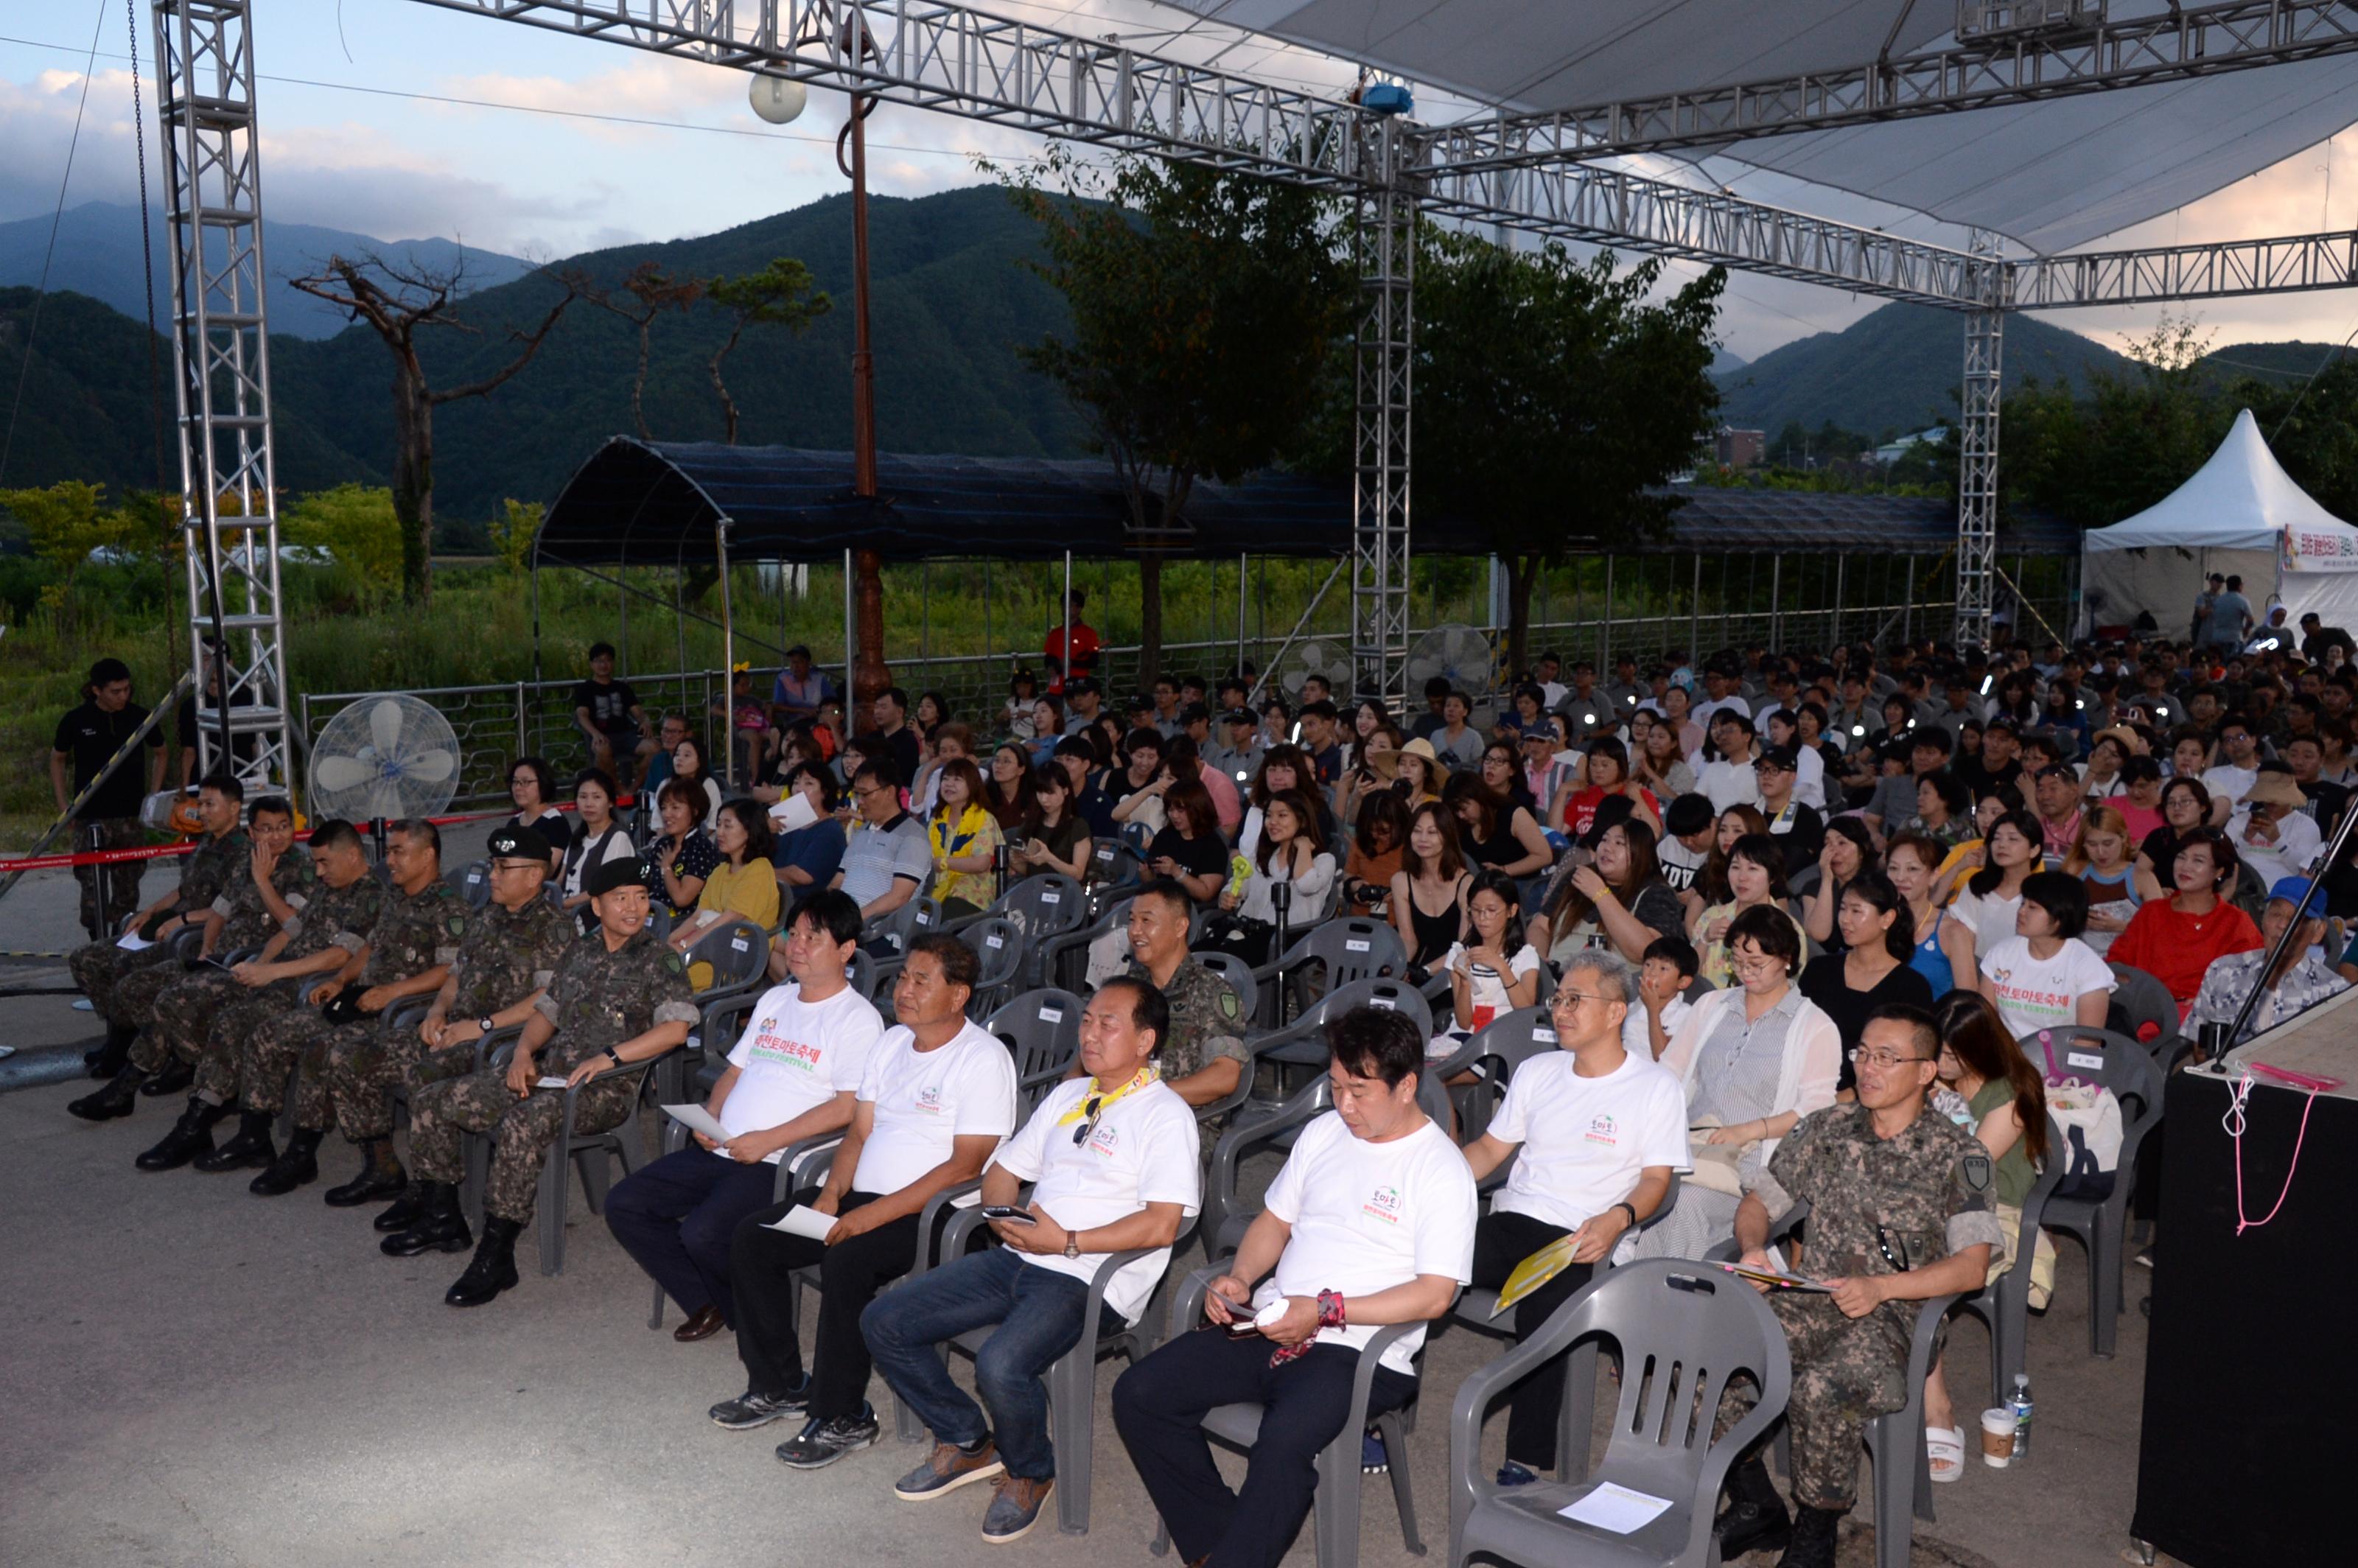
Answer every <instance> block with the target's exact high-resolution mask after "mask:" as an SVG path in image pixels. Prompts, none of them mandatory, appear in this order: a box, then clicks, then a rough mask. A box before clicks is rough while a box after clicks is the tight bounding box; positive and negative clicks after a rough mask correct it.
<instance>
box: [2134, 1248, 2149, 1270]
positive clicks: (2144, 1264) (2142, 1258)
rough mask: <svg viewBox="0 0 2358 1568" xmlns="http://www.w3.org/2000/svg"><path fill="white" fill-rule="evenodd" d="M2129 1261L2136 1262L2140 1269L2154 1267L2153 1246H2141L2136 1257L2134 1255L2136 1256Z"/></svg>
mask: <svg viewBox="0 0 2358 1568" xmlns="http://www.w3.org/2000/svg"><path fill="white" fill-rule="evenodd" d="M2129 1261H2130V1262H2132V1263H2134V1264H2136V1266H2137V1267H2138V1268H2140V1269H2150V1268H2152V1267H2153V1249H2152V1248H2150V1247H2141V1248H2139V1249H2137V1254H2136V1257H2134V1258H2132V1259H2130V1260H2129Z"/></svg>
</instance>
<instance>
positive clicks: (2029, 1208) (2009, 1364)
mask: <svg viewBox="0 0 2358 1568" xmlns="http://www.w3.org/2000/svg"><path fill="white" fill-rule="evenodd" d="M2062 1151H2063V1130H2062V1129H2061V1127H2059V1126H2057V1125H2056V1123H2055V1119H2054V1118H2053V1117H2051V1116H2050V1117H2049V1118H2048V1119H2047V1165H2046V1168H2045V1169H2044V1170H2042V1171H2040V1172H2039V1180H2038V1181H2037V1182H2036V1183H2035V1184H2033V1185H2032V1186H2031V1189H2030V1192H2029V1194H2028V1196H2026V1197H2025V1198H2024V1199H2023V1200H2022V1227H2021V1229H2020V1230H2019V1231H2017V1233H2016V1237H2015V1244H2014V1264H2013V1266H2012V1267H2011V1268H2009V1269H2007V1270H2006V1272H2005V1273H2003V1274H2000V1275H1999V1276H1998V1277H1997V1282H1996V1284H1993V1285H1988V1286H1985V1287H1984V1288H1983V1289H1982V1290H1981V1291H1979V1292H1976V1293H1975V1294H1973V1295H1969V1296H1963V1297H1960V1298H1959V1299H1958V1301H1957V1305H1958V1307H1959V1308H1960V1309H1961V1310H1963V1311H1965V1312H1969V1313H1971V1314H1974V1316H1975V1317H1977V1318H1980V1319H1981V1320H1982V1322H1983V1323H1985V1324H1986V1325H1988V1326H1989V1336H1990V1403H1991V1404H1992V1405H1994V1406H1995V1405H2000V1404H2004V1403H2005V1402H2006V1397H2007V1395H2009V1394H2010V1393H2012V1392H2013V1390H2014V1375H2015V1374H2016V1373H2017V1372H2019V1371H2021V1370H2022V1368H2023V1363H2024V1360H2025V1358H2026V1355H2027V1351H2028V1342H2029V1337H2030V1266H2031V1261H2032V1260H2033V1259H2034V1258H2035V1257H2036V1256H2037V1248H2038V1246H2039V1225H2040V1223H2041V1221H2042V1219H2043V1217H2044V1216H2045V1215H2046V1212H2047V1200H2048V1199H2049V1198H2050V1197H2052V1196H2054V1195H2055V1188H2056V1185H2057V1184H2059V1183H2061V1181H2062V1180H2063V1161H2062V1159H2061V1153H2062Z"/></svg>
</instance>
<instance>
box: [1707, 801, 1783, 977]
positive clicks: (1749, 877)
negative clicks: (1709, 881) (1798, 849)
mask: <svg viewBox="0 0 2358 1568" xmlns="http://www.w3.org/2000/svg"><path fill="white" fill-rule="evenodd" d="M1727 887H1728V892H1729V894H1730V896H1729V898H1728V901H1727V902H1726V903H1717V904H1713V905H1712V906H1711V907H1710V908H1708V909H1705V910H1704V911H1703V913H1702V914H1698V915H1696V916H1695V919H1694V923H1693V925H1690V926H1689V927H1688V929H1687V939H1688V940H1689V941H1691V942H1693V944H1694V946H1695V952H1696V953H1697V954H1698V955H1699V956H1700V957H1702V959H1703V978H1704V979H1706V980H1709V981H1710V982H1711V983H1712V984H1713V985H1714V986H1725V985H1726V984H1727V983H1728V982H1729V981H1730V980H1731V979H1734V978H1735V974H1736V971H1735V968H1734V965H1735V961H1736V959H1735V954H1734V951H1733V949H1732V948H1731V947H1730V946H1729V939H1728V933H1729V932H1730V931H1731V930H1733V929H1734V928H1735V924H1736V918H1737V916H1739V915H1741V914H1743V913H1744V912H1745V911H1747V910H1749V909H1761V908H1767V909H1772V910H1774V911H1775V912H1776V914H1777V916H1778V918H1779V919H1780V920H1784V921H1787V922H1790V924H1791V925H1792V927H1793V941H1794V943H1795V948H1794V950H1795V952H1796V953H1797V954H1798V953H1806V952H1808V951H1809V936H1808V934H1807V933H1805V932H1804V931H1802V929H1801V922H1800V921H1798V920H1795V919H1794V918H1793V916H1792V913H1791V912H1790V910H1789V909H1787V907H1786V900H1787V899H1788V898H1790V896H1791V894H1790V892H1789V891H1788V889H1787V888H1786V886H1785V851H1784V850H1783V849H1779V847H1778V844H1777V840H1776V839H1775V838H1772V837H1770V836H1769V835H1768V834H1766V833H1747V834H1746V835H1745V836H1744V837H1743V838H1738V839H1737V840H1736V843H1735V845H1734V847H1733V848H1731V849H1729V850H1728V852H1727ZM1793 968H1794V969H1795V971H1796V972H1799V970H1800V969H1801V960H1800V958H1799V957H1796V958H1795V959H1794V961H1793Z"/></svg>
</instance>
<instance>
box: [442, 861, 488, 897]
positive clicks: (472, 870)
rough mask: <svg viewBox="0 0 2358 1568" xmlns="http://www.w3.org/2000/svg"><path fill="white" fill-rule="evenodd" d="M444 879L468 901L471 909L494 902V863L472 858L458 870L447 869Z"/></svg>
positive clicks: (453, 890)
mask: <svg viewBox="0 0 2358 1568" xmlns="http://www.w3.org/2000/svg"><path fill="white" fill-rule="evenodd" d="M442 880H443V881H445V882H447V883H449V887H450V891H451V892H455V893H457V894H458V895H459V896H460V898H463V899H465V900H466V901H467V907H468V908H469V909H481V908H482V907H483V906H484V905H485V904H487V903H491V902H492V863H491V862H490V861H489V860H470V861H468V862H467V863H466V864H465V865H463V866H460V867H458V868H457V869H456V870H453V871H445V872H444V873H443V874H442Z"/></svg>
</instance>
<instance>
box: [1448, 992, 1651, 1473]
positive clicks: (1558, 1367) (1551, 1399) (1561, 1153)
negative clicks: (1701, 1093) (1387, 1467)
mask: <svg viewBox="0 0 2358 1568" xmlns="http://www.w3.org/2000/svg"><path fill="white" fill-rule="evenodd" d="M1637 1000H1638V977H1637V974H1636V973H1635V971H1633V970H1632V969H1631V968H1630V967H1629V963H1628V959H1626V958H1624V957H1621V955H1619V954H1618V953H1615V952H1612V951H1609V950H1607V949H1603V948H1594V947H1592V948H1587V949H1584V950H1583V951H1581V952H1578V953H1575V954H1574V955H1573V957H1572V958H1571V960H1570V962H1569V963H1568V964H1567V965H1566V966H1565V968H1564V974H1563V985H1562V986H1560V987H1558V988H1557V989H1556V993H1555V995H1554V996H1553V997H1552V999H1550V1000H1549V1002H1548V1011H1549V1013H1550V1015H1551V1019H1552V1022H1553V1023H1554V1024H1555V1031H1556V1039H1557V1044H1558V1045H1559V1046H1560V1049H1558V1050H1556V1051H1553V1052H1550V1053H1549V1054H1545V1055H1541V1056H1534V1057H1532V1058H1531V1059H1530V1060H1529V1061H1527V1062H1525V1063H1524V1064H1523V1065H1521V1066H1520V1067H1518V1068H1516V1069H1515V1075H1514V1076H1513V1077H1512V1078H1510V1079H1509V1080H1508V1082H1507V1098H1506V1099H1505V1100H1504V1101H1503V1102H1502V1103H1501V1104H1500V1105H1499V1107H1498V1117H1497V1118H1496V1119H1494V1120H1493V1121H1492V1122H1491V1123H1490V1126H1489V1129H1488V1130H1487V1131H1485V1132H1484V1133H1483V1134H1482V1136H1481V1137H1479V1138H1477V1139H1476V1140H1475V1141H1473V1142H1471V1143H1469V1144H1467V1145H1466V1164H1468V1165H1469V1166H1471V1167H1472V1168H1473V1171H1474V1179H1475V1180H1476V1181H1477V1182H1478V1181H1481V1180H1482V1179H1483V1178H1484V1177H1486V1176H1487V1175H1489V1173H1491V1172H1492V1171H1495V1170H1497V1169H1498V1166H1499V1164H1500V1163H1501V1162H1504V1161H1507V1160H1509V1159H1512V1160H1513V1161H1514V1167H1513V1169H1512V1170H1510V1171H1509V1173H1507V1184H1506V1185H1505V1186H1503V1187H1501V1188H1499V1189H1498V1194H1497V1195H1496V1196H1494V1197H1493V1198H1492V1199H1491V1203H1490V1212H1489V1213H1488V1214H1487V1215H1485V1216H1484V1217H1482V1222H1481V1224H1480V1225H1479V1226H1477V1227H1476V1228H1475V1232H1474V1280H1473V1282H1474V1284H1475V1285H1476V1286H1477V1287H1479V1288H1481V1289H1483V1290H1490V1291H1495V1290H1498V1288H1499V1287H1501V1286H1503V1285H1504V1284H1505V1283H1506V1282H1507V1276H1508V1275H1509V1274H1511V1273H1513V1272H1514V1271H1515V1267H1516V1265H1517V1264H1519V1263H1520V1262H1522V1260H1524V1259H1526V1258H1529V1257H1530V1256H1531V1254H1532V1253H1534V1252H1537V1251H1538V1250H1540V1249H1541V1248H1542V1247H1546V1246H1548V1245H1549V1244H1550V1243H1552V1242H1554V1241H1558V1240H1560V1239H1562V1238H1565V1237H1569V1238H1571V1245H1572V1255H1571V1260H1570V1261H1569V1262H1567V1263H1566V1264H1565V1265H1564V1267H1563V1272H1561V1273H1559V1274H1557V1275H1556V1277H1555V1278H1554V1279H1552V1280H1550V1281H1548V1282H1547V1283H1546V1284H1544V1285H1542V1286H1541V1287H1540V1288H1539V1289H1538V1290H1536V1291H1533V1292H1531V1294H1530V1295H1528V1296H1526V1297H1524V1298H1523V1300H1522V1301H1521V1302H1520V1303H1519V1304H1518V1305H1517V1306H1516V1308H1515V1337H1516V1338H1517V1339H1520V1338H1521V1337H1522V1336H1525V1335H1527V1334H1530V1333H1532V1332H1534V1331H1536V1330H1537V1329H1538V1328H1539V1327H1540V1325H1542V1324H1544V1323H1545V1322H1547V1320H1548V1317H1549V1315H1550V1314H1552V1313H1553V1312H1554V1311H1555V1309H1556V1308H1557V1307H1559V1306H1561V1305H1563V1303H1565V1302H1566V1301H1568V1300H1570V1299H1571V1296H1572V1293H1573V1292H1574V1291H1576V1290H1578V1289H1580V1287H1581V1286H1583V1285H1585V1284H1586V1283H1588V1281H1589V1279H1590V1277H1591V1276H1592V1275H1593V1274H1594V1273H1595V1271H1596V1270H1597V1269H1598V1268H1599V1267H1601V1266H1604V1265H1605V1264H1606V1260H1608V1259H1610V1258H1611V1257H1612V1256H1613V1249H1614V1248H1615V1246H1617V1244H1618V1243H1619V1242H1620V1239H1621V1238H1622V1235H1623V1234H1624V1233H1625V1232H1628V1231H1632V1230H1635V1229H1636V1228H1637V1227H1638V1226H1639V1224H1641V1223H1643V1222H1644V1221H1645V1220H1647V1219H1648V1218H1650V1217H1652V1215H1653V1213H1654V1211H1655V1210H1656V1209H1658V1208H1660V1206H1661V1204H1662V1199H1663V1198H1664V1197H1666V1196H1667V1195H1669V1193H1670V1190H1671V1173H1672V1172H1673V1171H1684V1170H1687V1169H1689V1168H1690V1167H1689V1166H1688V1163H1687V1098H1686V1091H1685V1090H1684V1089H1683V1088H1682V1087H1680V1083H1679V1080H1678V1077H1677V1076H1676V1075H1675V1074H1673V1073H1671V1070H1670V1069H1669V1068H1667V1067H1663V1066H1660V1065H1657V1064H1656V1063H1655V1062H1654V1061H1653V1059H1652V1058H1651V1057H1650V1056H1640V1055H1633V1054H1630V1053H1629V1052H1628V1051H1627V1050H1625V1049H1624V1048H1623V1046H1622V1041H1621V1026H1622V1023H1623V1022H1624V1021H1625V1020H1626V1019H1627V1018H1628V1016H1629V1013H1630V1011H1631V1009H1632V1008H1633V1007H1634V1006H1635V1005H1636V1003H1637ZM1518 1144H1520V1145H1521V1148H1520V1151H1518V1149H1517V1147H1516V1146H1517V1145H1518ZM1563 1379H1564V1369H1563V1362H1562V1361H1561V1360H1558V1361H1556V1362H1555V1363H1553V1364H1552V1365H1551V1366H1547V1367H1543V1368H1541V1369H1540V1370H1539V1371H1537V1372H1534V1373H1533V1374H1532V1375H1531V1377H1529V1378H1526V1379H1523V1381H1522V1382H1520V1383H1519V1384H1517V1385H1516V1386H1515V1391H1514V1393H1513V1394H1512V1395H1511V1396H1510V1397H1509V1400H1508V1404H1507V1462H1506V1464H1505V1465H1502V1466H1501V1467H1500V1468H1499V1471H1498V1485H1500V1486H1502V1487H1520V1486H1522V1485H1525V1484H1526V1483H1528V1482H1531V1481H1535V1480H1537V1479H1538V1478H1539V1476H1538V1472H1540V1471H1541V1470H1550V1469H1553V1468H1554V1467H1555V1460H1556V1453H1555V1429H1556V1421H1557V1417H1558V1416H1559V1415H1560V1414H1561V1413H1562V1412H1563Z"/></svg>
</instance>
